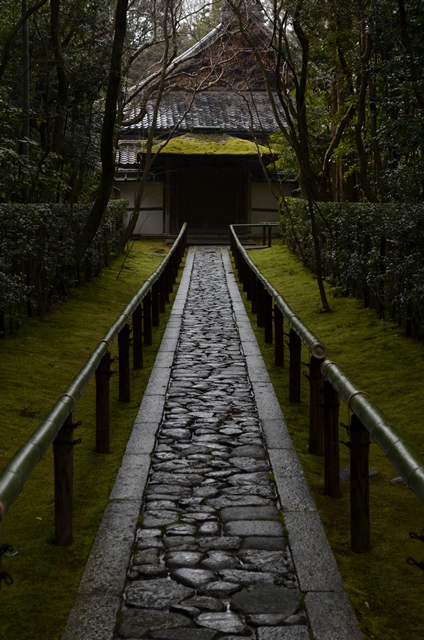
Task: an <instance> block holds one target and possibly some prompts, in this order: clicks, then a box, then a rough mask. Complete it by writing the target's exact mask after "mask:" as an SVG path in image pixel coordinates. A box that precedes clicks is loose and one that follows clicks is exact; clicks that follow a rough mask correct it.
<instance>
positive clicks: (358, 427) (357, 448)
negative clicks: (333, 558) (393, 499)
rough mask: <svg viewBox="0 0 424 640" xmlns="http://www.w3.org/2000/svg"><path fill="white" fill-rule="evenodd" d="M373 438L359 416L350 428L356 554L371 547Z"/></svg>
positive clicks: (352, 515)
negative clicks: (370, 491)
mask: <svg viewBox="0 0 424 640" xmlns="http://www.w3.org/2000/svg"><path fill="white" fill-rule="evenodd" d="M369 446H370V435H369V433H368V431H367V429H366V428H365V427H364V425H363V424H362V422H361V421H360V420H359V418H358V417H357V416H355V414H353V416H352V419H351V428H350V535H351V548H352V551H354V552H355V553H365V552H367V551H369V550H370V548H371V527H370V496H369Z"/></svg>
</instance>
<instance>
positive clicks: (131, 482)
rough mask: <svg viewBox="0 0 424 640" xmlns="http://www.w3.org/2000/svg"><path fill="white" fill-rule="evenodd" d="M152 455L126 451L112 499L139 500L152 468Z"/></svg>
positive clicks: (111, 495)
mask: <svg viewBox="0 0 424 640" xmlns="http://www.w3.org/2000/svg"><path fill="white" fill-rule="evenodd" d="M150 462H151V460H150V456H149V455H148V454H146V453H144V454H143V453H137V454H136V455H135V454H133V453H131V454H130V453H125V454H124V457H123V458H122V463H121V467H120V469H119V471H118V475H117V476H116V480H115V484H114V485H113V489H112V492H111V494H110V499H111V500H139V499H140V495H141V494H142V493H143V490H144V487H145V484H146V482H147V477H148V474H149V469H150Z"/></svg>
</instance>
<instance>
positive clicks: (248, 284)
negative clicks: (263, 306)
mask: <svg viewBox="0 0 424 640" xmlns="http://www.w3.org/2000/svg"><path fill="white" fill-rule="evenodd" d="M253 275H254V274H253V271H252V269H251V268H250V267H249V266H248V265H246V300H252V282H253Z"/></svg>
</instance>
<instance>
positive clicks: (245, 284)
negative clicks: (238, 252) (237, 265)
mask: <svg viewBox="0 0 424 640" xmlns="http://www.w3.org/2000/svg"><path fill="white" fill-rule="evenodd" d="M248 271H249V266H248V265H247V263H246V262H245V260H242V263H241V282H242V285H243V291H244V292H247V291H248V287H249V285H248V278H249V273H248Z"/></svg>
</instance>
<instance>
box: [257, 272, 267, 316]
mask: <svg viewBox="0 0 424 640" xmlns="http://www.w3.org/2000/svg"><path fill="white" fill-rule="evenodd" d="M264 291H265V287H264V285H263V284H262V282H261V281H260V279H259V278H256V313H257V316H256V324H257V326H258V327H263V326H265V308H264Z"/></svg>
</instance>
